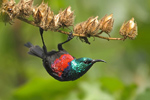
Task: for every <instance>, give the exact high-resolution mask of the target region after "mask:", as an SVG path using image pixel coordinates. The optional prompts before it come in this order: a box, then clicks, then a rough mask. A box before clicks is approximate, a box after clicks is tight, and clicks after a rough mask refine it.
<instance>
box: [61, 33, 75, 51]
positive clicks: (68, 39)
mask: <svg viewBox="0 0 150 100" xmlns="http://www.w3.org/2000/svg"><path fill="white" fill-rule="evenodd" d="M71 39H73V33H72V32H70V34H69V35H68V38H67V40H66V41H64V42H62V43H59V44H58V50H64V49H63V47H62V45H63V44H65V43H67V42H69V41H70V40H71Z"/></svg>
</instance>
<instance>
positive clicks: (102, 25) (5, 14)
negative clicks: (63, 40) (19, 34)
mask: <svg viewBox="0 0 150 100" xmlns="http://www.w3.org/2000/svg"><path fill="white" fill-rule="evenodd" d="M0 4H1V6H0V14H1V16H2V18H1V19H2V20H3V21H4V22H5V23H6V22H9V23H11V22H12V21H13V19H15V18H17V19H20V20H22V21H24V22H27V23H29V24H32V25H34V26H37V27H41V28H42V29H44V30H45V31H47V30H52V31H57V32H60V33H63V34H69V32H65V31H62V30H60V28H61V27H63V28H64V27H67V28H68V27H69V26H73V22H74V12H73V11H71V7H70V6H69V7H67V8H66V9H65V10H60V11H59V13H58V14H54V12H53V11H52V10H51V8H50V7H49V6H48V4H45V3H44V2H42V3H41V4H40V5H39V6H33V0H20V2H19V3H18V4H16V3H15V1H14V0H2V3H0ZM31 17H32V18H31ZM113 23H114V19H113V14H110V15H105V16H104V17H103V18H101V19H98V16H96V17H90V18H88V19H87V20H86V21H84V22H81V23H79V24H77V25H75V26H74V27H73V31H74V33H73V36H78V37H79V38H80V39H81V40H84V42H86V43H89V44H90V42H89V41H88V37H98V38H102V39H106V40H125V39H126V38H127V37H128V38H129V39H135V37H136V36H137V24H136V23H135V22H134V18H132V19H131V20H129V21H128V22H124V23H123V25H122V26H121V28H120V31H119V33H120V35H122V36H123V38H111V37H110V34H109V33H110V32H111V31H112V28H113ZM102 33H106V34H108V35H109V37H104V36H101V34H102Z"/></svg>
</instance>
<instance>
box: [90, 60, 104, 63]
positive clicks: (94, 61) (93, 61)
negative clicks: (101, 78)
mask: <svg viewBox="0 0 150 100" xmlns="http://www.w3.org/2000/svg"><path fill="white" fill-rule="evenodd" d="M96 62H105V63H106V61H104V60H101V59H95V60H92V63H96Z"/></svg>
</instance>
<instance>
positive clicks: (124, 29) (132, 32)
mask: <svg viewBox="0 0 150 100" xmlns="http://www.w3.org/2000/svg"><path fill="white" fill-rule="evenodd" d="M119 33H120V35H122V36H123V37H124V38H127V37H129V38H130V39H135V37H136V36H137V35H138V33H137V24H136V23H135V22H134V18H132V19H131V20H129V21H128V22H124V23H123V25H122V26H121V28H120V32H119Z"/></svg>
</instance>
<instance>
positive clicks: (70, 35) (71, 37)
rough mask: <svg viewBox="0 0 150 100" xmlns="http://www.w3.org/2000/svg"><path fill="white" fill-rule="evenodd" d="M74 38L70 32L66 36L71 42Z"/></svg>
mask: <svg viewBox="0 0 150 100" xmlns="http://www.w3.org/2000/svg"><path fill="white" fill-rule="evenodd" d="M73 38H74V36H73V33H72V31H71V32H70V33H69V34H68V40H71V39H73Z"/></svg>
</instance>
